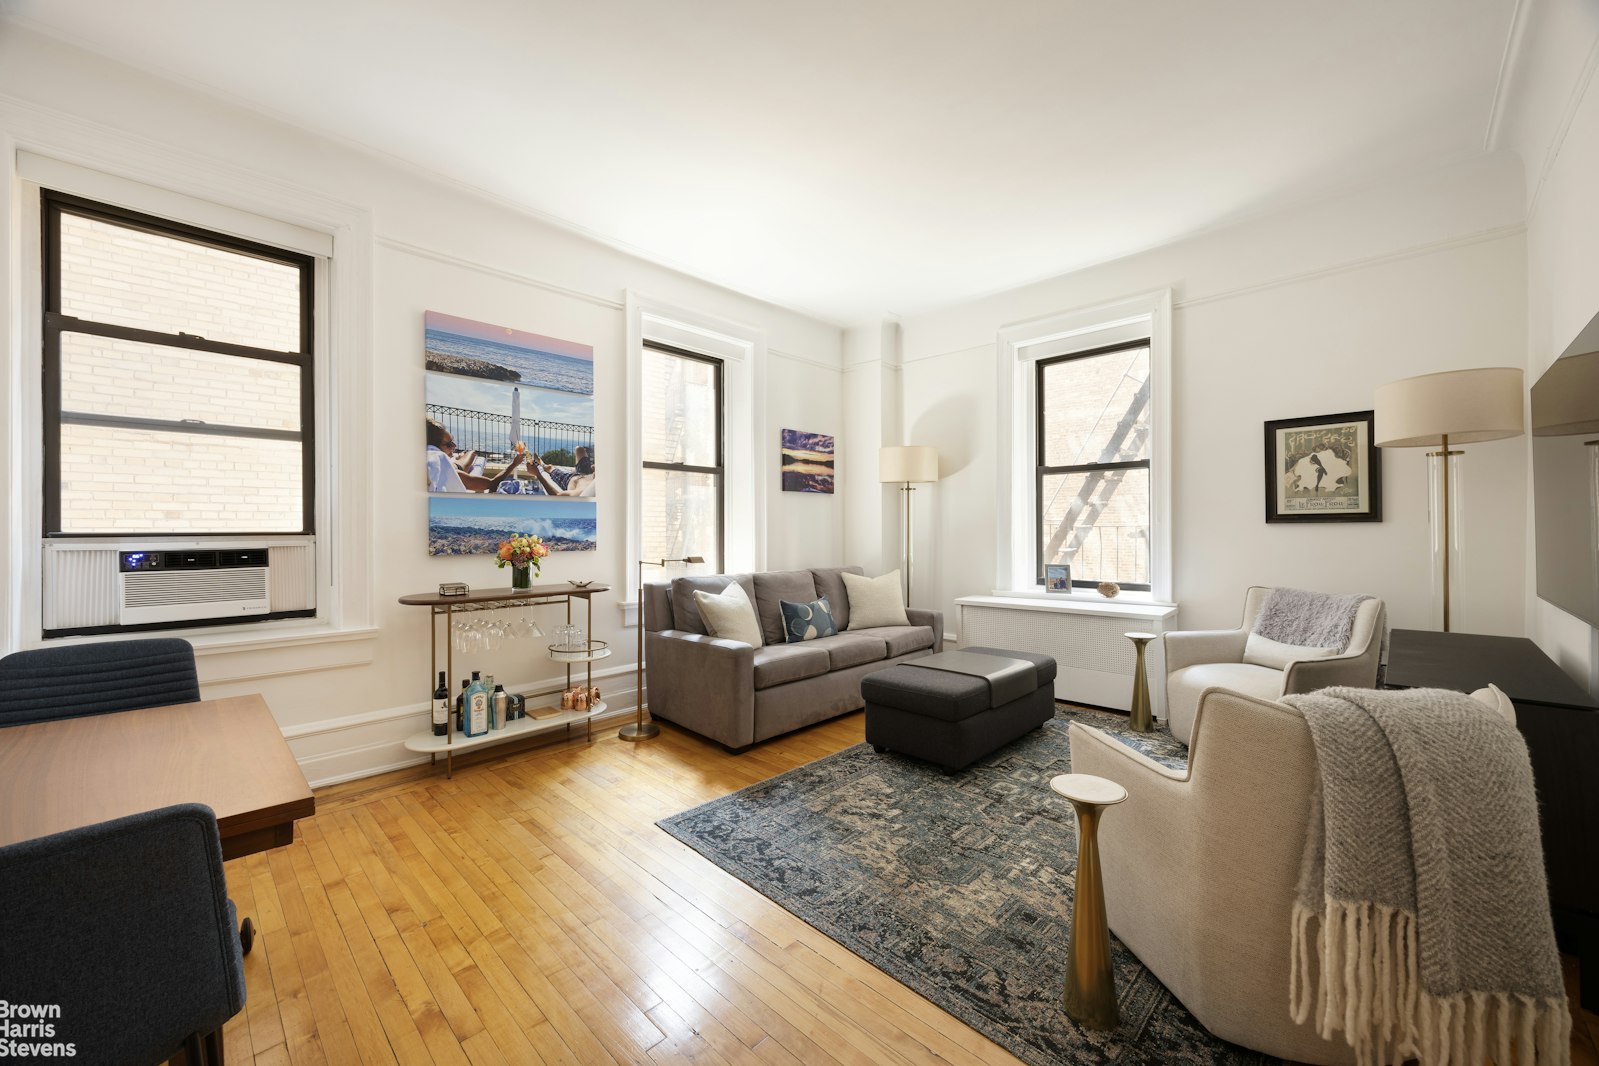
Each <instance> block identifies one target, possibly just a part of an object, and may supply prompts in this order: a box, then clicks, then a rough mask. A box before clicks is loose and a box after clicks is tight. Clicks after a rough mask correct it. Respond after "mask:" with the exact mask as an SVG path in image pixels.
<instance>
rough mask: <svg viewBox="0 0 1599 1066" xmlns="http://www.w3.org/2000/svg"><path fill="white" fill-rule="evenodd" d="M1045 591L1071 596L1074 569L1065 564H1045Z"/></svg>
mask: <svg viewBox="0 0 1599 1066" xmlns="http://www.w3.org/2000/svg"><path fill="white" fill-rule="evenodd" d="M1044 591H1045V592H1053V593H1064V594H1065V595H1068V596H1069V595H1071V591H1072V568H1071V567H1070V566H1068V565H1066V564H1065V563H1046V564H1044Z"/></svg>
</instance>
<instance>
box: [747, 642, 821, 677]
mask: <svg viewBox="0 0 1599 1066" xmlns="http://www.w3.org/2000/svg"><path fill="white" fill-rule="evenodd" d="M830 669H831V660H830V659H829V658H828V655H827V650H826V649H825V648H818V647H817V646H816V641H814V640H808V641H806V642H805V643H804V644H769V645H767V646H766V647H764V648H756V649H755V687H756V688H757V689H763V688H771V687H772V686H773V685H784V684H787V683H788V682H790V681H802V680H804V679H805V678H807V677H817V676H818V675H821V674H825V673H827V672H828V671H829V670H830Z"/></svg>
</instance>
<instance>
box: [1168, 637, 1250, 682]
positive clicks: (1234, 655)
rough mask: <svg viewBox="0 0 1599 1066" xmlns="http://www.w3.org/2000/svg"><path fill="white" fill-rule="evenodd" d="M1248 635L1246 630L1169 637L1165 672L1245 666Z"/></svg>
mask: <svg viewBox="0 0 1599 1066" xmlns="http://www.w3.org/2000/svg"><path fill="white" fill-rule="evenodd" d="M1248 640H1249V631H1248V630H1244V629H1191V630H1187V631H1186V632H1177V633H1166V634H1163V635H1162V636H1161V646H1162V647H1163V648H1164V649H1165V652H1166V672H1167V673H1168V674H1172V673H1176V672H1177V671H1178V670H1181V669H1183V668H1184V667H1188V666H1196V665H1198V664H1199V663H1237V662H1243V659H1244V645H1245V643H1246V642H1247V641H1248Z"/></svg>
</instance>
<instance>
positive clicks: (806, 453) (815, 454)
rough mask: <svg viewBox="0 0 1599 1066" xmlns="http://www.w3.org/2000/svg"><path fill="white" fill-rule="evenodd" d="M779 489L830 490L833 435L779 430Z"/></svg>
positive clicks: (831, 490)
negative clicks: (780, 472) (781, 450)
mask: <svg viewBox="0 0 1599 1066" xmlns="http://www.w3.org/2000/svg"><path fill="white" fill-rule="evenodd" d="M783 491H784V492H825V493H828V494H829V495H831V494H832V492H833V438H832V437H830V436H828V435H827V434H826V433H806V432H805V431H804V430H800V429H785V430H783Z"/></svg>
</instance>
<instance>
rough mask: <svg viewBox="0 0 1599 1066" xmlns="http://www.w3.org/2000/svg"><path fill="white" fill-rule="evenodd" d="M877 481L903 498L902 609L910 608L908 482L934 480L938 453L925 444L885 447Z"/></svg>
mask: <svg viewBox="0 0 1599 1066" xmlns="http://www.w3.org/2000/svg"><path fill="white" fill-rule="evenodd" d="M877 480H878V481H880V482H882V483H883V484H885V485H893V484H898V485H900V491H901V492H903V493H904V494H905V606H907V607H909V606H910V605H911V493H913V492H915V491H916V490H915V489H913V488H911V482H913V481H916V482H922V483H924V484H925V483H927V482H930V481H937V480H938V449H937V448H933V447H931V446H929V445H926V444H907V445H885V446H884V447H883V448H882V449H881V450H880V451H879V452H878V453H877Z"/></svg>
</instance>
